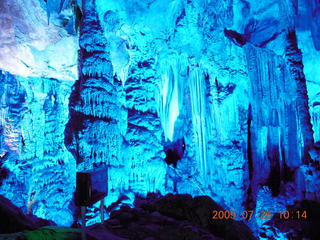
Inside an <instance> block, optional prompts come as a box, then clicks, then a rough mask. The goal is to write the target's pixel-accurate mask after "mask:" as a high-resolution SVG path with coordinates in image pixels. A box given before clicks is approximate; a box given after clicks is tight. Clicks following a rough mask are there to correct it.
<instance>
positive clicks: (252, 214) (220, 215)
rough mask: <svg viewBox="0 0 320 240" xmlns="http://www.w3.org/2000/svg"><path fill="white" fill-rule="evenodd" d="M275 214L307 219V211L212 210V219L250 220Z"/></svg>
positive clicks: (283, 216)
mask: <svg viewBox="0 0 320 240" xmlns="http://www.w3.org/2000/svg"><path fill="white" fill-rule="evenodd" d="M275 214H277V215H278V217H279V218H280V219H285V220H288V219H301V220H303V219H307V218H308V215H307V211H298V210H297V211H278V212H272V211H258V212H256V211H249V210H248V211H247V210H246V211H241V212H236V211H217V210H214V211H212V214H211V219H212V220H226V219H236V220H241V219H242V220H250V219H268V220H269V219H271V218H272V217H273V216H274V215H275Z"/></svg>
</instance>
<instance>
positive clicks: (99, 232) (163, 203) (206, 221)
mask: <svg viewBox="0 0 320 240" xmlns="http://www.w3.org/2000/svg"><path fill="white" fill-rule="evenodd" d="M213 210H223V209H222V208H221V207H220V206H219V205H218V204H217V203H215V202H214V201H213V200H212V199H211V198H209V197H205V196H202V197H195V198H192V197H191V196H190V195H173V194H168V195H166V196H158V195H152V194H149V195H148V197H147V198H137V199H136V201H135V207H134V208H130V207H128V206H122V207H121V208H120V209H119V210H116V211H113V212H112V213H111V216H110V218H109V219H108V220H107V221H105V222H104V224H96V225H93V226H91V227H88V228H87V240H126V239H127V240H202V239H205V240H256V238H255V237H254V236H253V234H252V232H251V230H250V229H249V228H248V227H247V226H246V225H245V224H244V223H243V222H238V221H233V220H212V219H211V218H212V215H211V213H212V211H213ZM2 211H3V210H2ZM15 211H16V212H15V213H16V215H15V214H13V212H14V211H9V212H10V214H11V215H10V216H9V215H7V216H8V217H9V218H10V219H11V220H10V221H9V222H10V223H11V224H13V223H17V225H16V226H15V227H14V228H13V227H12V228H11V229H10V231H7V232H12V231H13V230H15V231H16V232H18V233H13V234H7V235H1V234H0V239H7V240H9V239H10V240H13V239H15V240H18V239H19V240H23V239H28V240H44V239H46V240H47V239H65V240H76V239H81V230H80V229H75V228H61V227H56V226H50V227H42V228H39V229H36V230H32V229H35V228H37V226H39V225H35V224H34V222H32V221H31V220H30V219H28V218H27V216H24V215H23V214H22V213H21V212H19V211H18V210H17V209H15ZM7 226H8V225H7ZM23 230H28V231H24V232H21V231H23ZM30 230H31V231H30ZM19 232H20V233H19ZM2 233H3V232H2Z"/></svg>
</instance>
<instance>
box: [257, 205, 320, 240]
mask: <svg viewBox="0 0 320 240" xmlns="http://www.w3.org/2000/svg"><path fill="white" fill-rule="evenodd" d="M287 210H288V212H289V213H290V217H289V218H288V219H284V218H283V217H282V218H280V215H279V214H275V215H274V216H273V218H272V219H271V220H270V221H268V222H267V223H265V228H263V229H262V230H263V231H262V232H261V234H260V237H261V238H262V239H268V240H274V239H275V240H276V239H277V235H279V234H278V233H281V234H283V235H284V236H286V237H287V238H288V239H290V240H301V239H308V240H319V239H320V203H319V202H315V201H308V200H304V201H301V202H296V203H295V204H294V205H292V206H287ZM298 211H299V212H300V216H298V214H297V212H298ZM304 211H305V212H306V215H303V216H304V217H302V213H303V212H304Z"/></svg>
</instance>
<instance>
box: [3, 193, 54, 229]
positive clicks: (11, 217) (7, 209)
mask: <svg viewBox="0 0 320 240" xmlns="http://www.w3.org/2000/svg"><path fill="white" fill-rule="evenodd" d="M48 225H54V224H53V222H50V221H47V220H44V219H41V218H38V217H36V216H33V215H24V214H23V213H22V211H21V209H20V208H18V207H17V206H15V205H14V204H12V202H10V201H9V200H8V199H7V198H5V197H3V196H1V195H0V234H4V233H16V232H21V231H24V230H34V229H38V228H40V227H43V226H48Z"/></svg>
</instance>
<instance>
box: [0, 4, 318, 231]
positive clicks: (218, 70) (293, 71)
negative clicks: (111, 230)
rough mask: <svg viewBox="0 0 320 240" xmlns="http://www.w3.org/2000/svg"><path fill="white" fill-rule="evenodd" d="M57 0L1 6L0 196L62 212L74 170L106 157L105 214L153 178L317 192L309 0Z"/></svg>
mask: <svg viewBox="0 0 320 240" xmlns="http://www.w3.org/2000/svg"><path fill="white" fill-rule="evenodd" d="M60 3H61V2H60V1H54V0H51V1H47V4H45V3H44V2H42V1H39V2H38V1H34V0H28V1H26V7H25V8H22V5H21V2H20V1H19V0H15V1H12V3H11V5H10V4H9V5H10V6H11V8H10V6H9V5H8V1H4V2H2V3H1V4H0V6H1V11H2V12H3V13H5V14H4V15H5V16H7V17H4V15H3V16H2V15H1V16H2V17H0V19H2V20H1V21H2V22H4V24H2V25H1V26H0V27H1V28H2V29H5V30H6V31H5V33H6V34H2V35H1V38H2V39H3V41H1V43H0V48H1V49H3V51H1V53H0V68H1V69H4V70H7V71H10V72H11V73H14V74H16V75H19V76H13V75H10V74H8V73H3V74H2V75H1V77H0V79H1V83H0V96H1V100H0V103H1V126H0V131H1V134H0V142H1V152H0V153H1V162H0V167H1V172H0V174H1V177H0V179H1V182H2V186H1V190H0V191H1V194H3V195H5V196H6V197H8V198H9V199H11V200H12V201H14V203H15V204H16V205H18V206H19V207H22V208H23V209H24V210H25V211H26V210H27V208H28V207H27V205H28V201H29V203H32V202H33V200H34V199H38V200H37V201H35V202H34V204H30V205H32V206H33V211H34V213H35V214H37V215H38V216H41V217H45V218H48V219H52V220H54V221H61V219H62V218H61V217H60V216H68V217H66V218H63V219H68V220H67V221H65V222H64V223H62V222H61V224H65V225H67V224H69V223H70V224H71V222H72V221H73V219H72V218H71V215H72V213H71V209H73V207H72V206H71V207H70V204H71V205H72V203H71V202H72V192H73V189H74V184H75V182H74V176H75V172H76V171H81V170H84V169H91V168H94V167H96V166H99V165H104V166H108V168H109V170H108V171H109V177H108V189H109V192H108V198H107V199H106V204H107V205H108V206H109V205H110V208H108V211H107V213H108V214H109V213H110V209H113V208H118V207H119V205H121V204H124V203H127V204H129V205H130V204H132V202H133V200H134V195H146V194H147V193H148V192H160V193H162V194H165V193H168V192H175V193H188V194H191V195H192V196H197V195H209V196H210V197H212V198H213V199H214V200H215V201H216V202H218V203H219V204H220V205H221V206H223V207H224V208H225V209H229V210H236V211H238V212H240V211H242V210H244V209H254V210H256V211H258V210H265V209H264V206H266V205H267V206H268V207H269V208H272V210H274V211H278V210H279V209H285V208H286V206H287V205H288V204H291V203H292V202H293V201H294V200H303V199H309V200H319V194H318V192H319V186H320V185H319V179H318V176H319V167H318V163H319V159H320V158H319V149H320V148H319V146H318V145H319V143H317V142H318V141H319V136H320V135H319V133H320V129H319V126H320V125H319V124H320V121H319V119H320V117H319V109H320V108H319V106H320V99H319V84H320V78H319V74H318V68H317V66H318V65H319V64H320V63H319V59H320V55H319V51H318V50H319V39H318V38H317V36H318V34H319V26H318V25H319V24H318V22H319V21H318V20H319V14H318V12H319V3H318V2H317V1H315V0H306V1H294V0H287V1H280V2H279V1H274V0H267V1H255V0H235V1H231V0H226V1H209V0H208V1H207V0H193V1H189V0H188V1H187V0H173V1H167V0H155V1H149V0H148V1H147V0H146V1H136V0H128V1H116V0H95V1H93V0H90V1H89V0H88V1H84V2H83V3H84V4H80V1H79V2H78V3H77V4H76V3H74V4H73V5H70V4H71V1H65V3H64V4H63V6H62V8H61V7H60ZM32 4H34V8H33V9H34V10H33V11H31V13H32V14H30V16H26V12H28V9H30V6H31V5H32ZM58 6H59V7H58ZM59 8H61V9H59ZM72 9H74V10H72ZM60 10H62V11H60ZM15 13H16V16H15V17H13V15H14V14H15ZM33 15H39V16H38V17H39V19H38V20H36V19H34V18H33V17H34V16H33ZM18 16H19V17H18ZM48 16H50V20H49V21H50V25H49V26H47V25H46V24H44V23H46V22H47V17H48ZM81 16H82V18H81ZM5 19H9V20H8V21H7V20H5ZM59 19H60V20H59ZM34 22H39V24H38V27H35V26H34V25H35V24H34ZM77 26H79V32H78V33H77V32H76V29H77ZM21 29H27V30H28V31H27V32H23V31H22V30H21ZM46 31H48V32H46ZM36 32H40V33H42V34H40V33H39V35H38V36H39V39H33V37H32V36H33V35H32V34H33V33H36ZM44 32H46V34H44ZM19 39H20V40H19ZM77 39H79V48H80V51H79V54H78V56H77V54H76V51H77V48H78V46H77V45H78V43H77ZM34 41H35V42H36V43H35V42H34ZM71 42H72V43H71ZM40 46H41V47H40ZM34 48H36V50H35V49H34ZM6 49H9V50H8V51H9V52H8V51H7V50H6ZM28 49H29V50H28ZM30 49H32V51H31V50H30ZM30 51H31V53H30ZM62 52H63V53H64V54H61V53H62ZM9 53H12V54H13V53H14V56H10V54H9ZM1 54H2V55H3V57H1V56H2V55H1ZM12 54H11V55H12ZM26 56H30V62H28V61H25V58H27V57H26ZM31 56H32V57H31ZM76 57H78V63H76V61H77V60H76ZM33 58H35V59H36V60H37V61H33V60H32V59H33ZM21 59H22V60H21ZM27 60H29V57H28V59H27ZM22 61H24V63H25V64H23V63H22ZM21 64H23V66H22V65H21ZM76 67H78V73H74V72H75V71H74V69H75V68H76ZM18 70H19V71H18ZM20 71H22V72H20ZM33 73H34V74H35V75H37V76H38V77H21V76H20V75H28V76H29V75H34V74H33ZM77 74H79V77H77ZM49 77H53V78H52V79H50V78H49ZM69 80H76V81H75V82H74V81H69ZM69 94H71V95H70V98H69ZM180 139H184V143H185V151H184V153H183V157H182V158H181V159H179V160H178V161H177V163H176V167H175V166H172V165H169V166H168V165H167V164H166V163H165V161H164V159H165V157H166V155H165V152H164V150H165V149H164V148H165V146H170V144H173V143H177V142H179V140H180ZM172 142H173V143H172ZM314 142H316V144H314ZM180 147H181V146H180ZM66 148H67V149H68V151H69V152H70V153H69V152H68V151H67V150H66ZM1 182H0V184H1ZM48 186H50V188H49V187H48ZM15 194H19V195H20V196H21V198H15ZM47 209H53V210H54V211H51V210H50V211H49V210H47ZM269 210H271V209H269ZM72 211H73V210H72ZM53 212H54V216H53V215H50V214H52V213H53ZM88 212H89V213H88V219H89V221H88V223H89V224H93V223H95V222H97V221H98V217H99V216H98V213H97V212H98V211H97V209H96V207H92V208H91V209H90V211H88ZM263 224H264V222H263V221H259V220H254V219H253V220H252V221H251V222H250V223H249V225H250V226H251V227H252V228H253V229H256V230H255V233H256V234H257V233H258V232H259V231H258V229H257V228H258V227H262V225H263Z"/></svg>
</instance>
